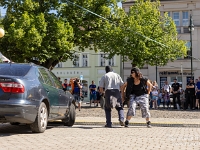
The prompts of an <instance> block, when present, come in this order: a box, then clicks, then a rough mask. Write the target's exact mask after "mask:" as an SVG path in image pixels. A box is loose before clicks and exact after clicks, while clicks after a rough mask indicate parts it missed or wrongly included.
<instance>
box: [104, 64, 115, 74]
mask: <svg viewBox="0 0 200 150" xmlns="http://www.w3.org/2000/svg"><path fill="white" fill-rule="evenodd" d="M105 70H106V73H108V72H111V71H113V69H112V67H111V66H106V67H105Z"/></svg>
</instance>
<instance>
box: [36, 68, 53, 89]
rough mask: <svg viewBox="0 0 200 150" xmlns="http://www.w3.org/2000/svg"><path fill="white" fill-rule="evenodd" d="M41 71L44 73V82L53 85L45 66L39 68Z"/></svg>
mask: <svg viewBox="0 0 200 150" xmlns="http://www.w3.org/2000/svg"><path fill="white" fill-rule="evenodd" d="M39 71H40V73H41V75H42V79H43V81H44V83H45V84H47V85H49V86H53V83H52V81H51V79H50V77H49V75H48V73H47V72H46V70H45V69H44V68H39Z"/></svg>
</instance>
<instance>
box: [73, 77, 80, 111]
mask: <svg viewBox="0 0 200 150" xmlns="http://www.w3.org/2000/svg"><path fill="white" fill-rule="evenodd" d="M81 89H82V83H81V82H80V80H79V79H78V78H76V80H75V81H74V89H73V96H74V99H75V101H76V102H77V103H78V109H79V111H80V110H81V96H82V91H81Z"/></svg>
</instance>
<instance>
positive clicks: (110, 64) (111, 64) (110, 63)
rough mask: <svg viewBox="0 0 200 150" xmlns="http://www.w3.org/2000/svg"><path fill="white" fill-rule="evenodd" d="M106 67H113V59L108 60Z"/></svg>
mask: <svg viewBox="0 0 200 150" xmlns="http://www.w3.org/2000/svg"><path fill="white" fill-rule="evenodd" d="M108 65H109V66H114V65H115V63H114V57H112V58H111V59H108Z"/></svg>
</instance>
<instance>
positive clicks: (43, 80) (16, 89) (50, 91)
mask: <svg viewBox="0 0 200 150" xmlns="http://www.w3.org/2000/svg"><path fill="white" fill-rule="evenodd" d="M75 116H76V112H75V101H74V97H73V96H72V95H71V93H69V92H67V91H66V92H64V91H63V88H62V85H61V83H60V81H59V80H58V79H57V77H56V76H55V75H54V74H53V73H52V72H51V71H49V70H48V69H46V68H44V67H41V66H37V65H34V64H16V63H0V122H1V123H6V122H10V124H12V125H17V124H20V123H23V124H28V125H30V128H31V130H32V132H36V133H42V132H44V131H45V130H46V127H47V123H48V121H53V120H62V122H63V123H64V125H66V126H73V125H74V122H75Z"/></svg>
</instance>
